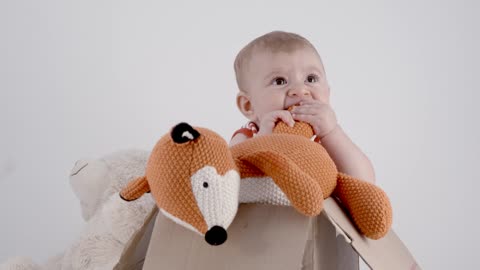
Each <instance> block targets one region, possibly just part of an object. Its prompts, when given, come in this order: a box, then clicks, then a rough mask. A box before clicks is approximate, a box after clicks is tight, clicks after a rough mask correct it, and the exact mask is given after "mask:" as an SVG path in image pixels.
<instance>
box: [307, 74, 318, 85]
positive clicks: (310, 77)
mask: <svg viewBox="0 0 480 270" xmlns="http://www.w3.org/2000/svg"><path fill="white" fill-rule="evenodd" d="M307 82H309V83H315V82H318V76H317V75H314V74H311V75H308V76H307Z"/></svg>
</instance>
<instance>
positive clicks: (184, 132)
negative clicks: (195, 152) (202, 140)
mask: <svg viewBox="0 0 480 270" xmlns="http://www.w3.org/2000/svg"><path fill="white" fill-rule="evenodd" d="M170 135H171V136H172V140H173V141H174V142H176V143H186V142H189V141H193V140H195V139H196V138H198V137H199V136H200V133H199V132H198V131H197V130H195V129H194V128H193V127H192V126H190V125H189V124H187V123H180V124H178V125H176V126H175V127H173V129H172V132H171V133H170Z"/></svg>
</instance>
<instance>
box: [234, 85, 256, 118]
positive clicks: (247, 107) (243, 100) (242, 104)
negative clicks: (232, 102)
mask: <svg viewBox="0 0 480 270" xmlns="http://www.w3.org/2000/svg"><path fill="white" fill-rule="evenodd" d="M237 107H238V109H239V110H240V112H241V113H242V114H243V115H244V116H245V117H247V118H248V119H250V120H252V121H254V120H255V113H254V111H253V108H252V103H251V102H250V97H249V96H248V94H247V93H245V92H243V91H240V92H239V93H238V94H237Z"/></svg>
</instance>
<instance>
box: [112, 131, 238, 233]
mask: <svg viewBox="0 0 480 270" xmlns="http://www.w3.org/2000/svg"><path fill="white" fill-rule="evenodd" d="M197 129H198V131H199V132H200V133H201V135H200V137H199V138H197V139H195V140H193V141H191V142H187V143H184V144H177V143H175V142H173V141H172V139H171V138H170V136H169V134H167V135H165V136H163V137H162V138H161V139H160V140H159V141H158V143H157V144H156V145H155V147H154V149H153V150H152V153H151V154H150V158H149V161H148V163H147V168H146V180H145V181H148V185H149V187H150V190H151V192H152V195H153V197H154V198H155V201H156V203H157V205H158V207H160V208H162V209H163V210H164V211H166V212H168V213H170V214H172V215H174V216H175V217H176V218H178V219H180V220H182V221H185V222H186V223H188V224H190V225H192V226H193V227H194V228H196V229H197V230H198V231H199V232H200V233H202V234H205V233H206V231H207V230H208V226H207V223H206V221H205V219H204V217H203V215H202V214H201V211H200V209H199V207H198V204H197V201H196V199H195V196H194V194H193V191H192V185H191V176H192V175H193V174H194V173H195V172H197V171H198V170H200V169H201V168H203V167H204V166H207V165H208V166H211V167H214V168H215V169H216V171H217V173H218V174H219V175H224V174H225V173H226V172H227V171H229V170H235V164H234V162H233V159H232V157H231V156H230V154H229V151H228V146H227V144H226V142H225V140H224V139H223V138H221V137H220V136H219V135H218V134H216V133H214V132H212V131H210V130H208V129H203V128H197ZM137 185H141V186H143V185H144V184H141V183H139V182H132V183H130V184H129V185H128V186H127V187H125V189H124V190H123V191H122V193H121V196H122V198H124V199H126V200H131V199H135V198H138V197H139V196H141V194H139V193H141V191H143V189H142V188H141V187H140V188H139V187H136V186H137ZM132 190H137V191H140V192H139V193H135V192H133V193H132Z"/></svg>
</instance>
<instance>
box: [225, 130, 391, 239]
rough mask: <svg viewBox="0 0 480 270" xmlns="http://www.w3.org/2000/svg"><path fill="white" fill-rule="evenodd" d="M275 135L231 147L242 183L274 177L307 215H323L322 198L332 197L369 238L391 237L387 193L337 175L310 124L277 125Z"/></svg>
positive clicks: (293, 202) (366, 183) (333, 164)
mask: <svg viewBox="0 0 480 270" xmlns="http://www.w3.org/2000/svg"><path fill="white" fill-rule="evenodd" d="M273 132H274V134H271V135H264V136H259V137H255V138H252V139H249V140H247V141H245V142H243V143H241V144H237V145H235V146H233V147H232V148H231V151H232V155H233V157H234V158H235V162H236V163H237V166H238V168H239V170H240V174H241V178H242V179H244V178H247V177H248V178H250V177H265V176H269V177H271V178H272V179H273V181H274V182H275V184H276V185H277V186H278V187H279V188H280V189H281V190H282V191H283V192H284V193H285V195H286V197H287V198H288V200H289V201H290V203H291V204H292V206H293V207H295V208H296V209H297V210H298V211H299V212H301V213H303V214H305V215H309V216H312V215H317V214H319V213H320V211H321V210H322V208H323V207H322V205H323V199H325V198H327V197H329V196H331V195H332V194H333V195H335V196H337V197H338V198H339V199H340V200H341V202H342V204H343V205H344V206H345V208H346V209H347V210H348V211H349V213H350V215H351V216H352V219H353V221H354V223H355V224H356V226H357V227H358V228H359V230H360V232H362V233H363V234H364V235H365V236H367V237H369V238H372V239H378V238H381V237H383V236H384V235H385V234H386V233H387V232H388V230H389V229H390V227H391V224H392V209H391V205H390V202H389V200H388V197H387V196H386V194H385V192H383V191H382V190H381V189H380V188H379V187H377V186H375V185H373V184H371V183H368V182H365V181H362V180H359V179H355V178H353V177H351V176H349V175H346V174H343V173H340V172H338V171H337V168H336V166H335V163H334V162H333V160H332V159H331V158H330V156H329V155H328V153H327V151H326V150H325V148H323V146H321V145H320V144H318V143H315V142H312V141H311V140H309V138H311V137H312V136H313V134H314V132H313V129H312V127H311V126H310V125H308V124H307V123H304V122H295V125H294V126H293V127H289V126H288V125H286V124H285V123H284V122H279V123H278V124H277V125H276V127H275V128H274V131H273ZM278 133H280V134H278ZM298 135H300V136H298ZM271 192H277V191H275V190H274V189H272V191H271ZM319 194H321V195H322V196H320V197H319ZM266 196H267V197H271V196H270V195H269V194H266Z"/></svg>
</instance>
